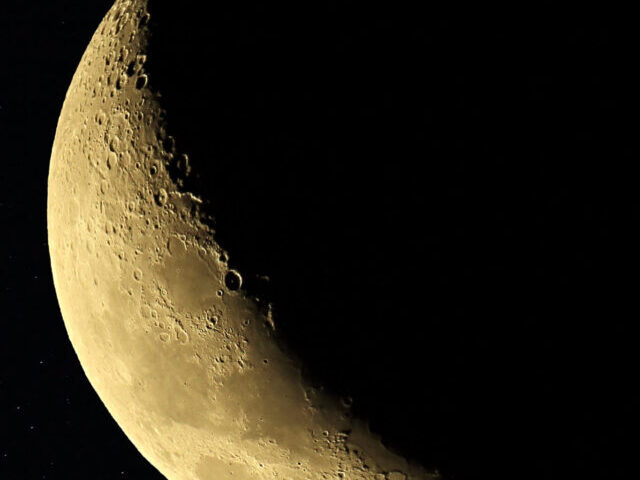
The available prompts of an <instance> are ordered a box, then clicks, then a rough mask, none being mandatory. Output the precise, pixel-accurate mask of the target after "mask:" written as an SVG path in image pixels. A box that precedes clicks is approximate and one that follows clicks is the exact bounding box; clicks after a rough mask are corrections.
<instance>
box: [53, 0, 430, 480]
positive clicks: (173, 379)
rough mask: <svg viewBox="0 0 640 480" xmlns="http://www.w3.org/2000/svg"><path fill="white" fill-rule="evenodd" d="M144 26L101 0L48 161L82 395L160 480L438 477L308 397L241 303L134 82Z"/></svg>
mask: <svg viewBox="0 0 640 480" xmlns="http://www.w3.org/2000/svg"><path fill="white" fill-rule="evenodd" d="M149 18H150V14H149V9H148V5H147V1H144V0H118V1H116V2H115V4H114V5H113V7H112V8H111V9H110V11H109V12H108V13H107V15H106V16H105V18H104V19H103V21H102V22H101V24H100V25H99V27H98V29H97V31H96V32H95V34H94V36H93V38H92V39H91V42H90V44H89V46H88V48H87V49H86V51H85V53H84V55H83V57H82V59H81V61H80V64H79V66H78V68H77V71H76V73H75V75H74V77H73V80H72V82H71V85H70V87H69V90H68V93H67V96H66V99H65V102H64V105H63V108H62V112H61V115H60V118H59V122H58V126H57V131H56V136H55V141H54V145H53V149H52V156H51V165H50V172H49V180H48V212H47V217H48V218H47V221H48V235H49V246H50V256H51V265H52V271H53V278H54V282H55V288H56V292H57V296H58V299H59V304H60V309H61V312H62V315H63V318H64V322H65V326H66V329H67V332H68V335H69V338H70V340H71V342H72V344H73V346H74V349H75V351H76V353H77V355H78V358H79V361H80V363H81V364H82V367H83V369H84V372H85V373H86V375H87V377H88V379H89V381H90V382H91V385H92V386H93V388H94V389H95V390H96V392H97V393H98V395H99V396H100V399H101V400H102V401H103V402H104V405H105V406H106V408H107V409H108V411H109V412H110V414H111V415H112V416H113V418H114V419H115V420H116V421H117V423H118V425H119V426H120V427H121V428H122V429H123V431H124V432H125V433H126V435H127V436H128V437H129V438H130V439H131V441H132V442H133V443H134V444H135V446H136V447H137V448H138V450H139V451H140V453H141V454H142V455H143V456H144V457H145V458H146V459H148V460H149V462H151V463H152V464H153V465H154V466H155V467H156V468H157V469H158V470H159V471H160V472H161V473H162V474H163V475H165V476H166V477H167V478H169V479H176V480H178V479H184V480H187V479H199V480H224V479H274V478H280V479H293V480H296V479H300V480H303V479H305V480H307V479H314V480H315V479H318V480H320V479H336V480H338V479H345V478H346V479H350V480H359V479H362V480H364V479H367V480H422V479H425V480H426V479H436V478H439V477H438V474H437V472H428V471H426V470H425V469H423V468H422V467H420V466H419V465H415V464H412V463H410V462H408V461H407V460H405V459H404V458H402V457H401V456H399V455H397V454H395V453H393V452H391V451H389V450H388V449H387V448H386V447H385V446H384V445H383V444H382V442H381V441H380V438H379V437H378V436H376V435H374V434H372V433H371V431H370V430H369V428H368V427H367V425H366V423H364V422H362V421H360V420H356V419H354V418H353V417H352V415H350V414H349V408H350V407H349V406H348V405H347V404H344V403H343V402H340V401H339V399H338V398H335V397H334V396H332V395H331V394H328V393H325V392H324V391H323V390H322V389H318V388H314V387H312V386H311V385H309V384H308V383H307V381H306V380H305V378H304V377H303V375H302V370H301V365H300V364H299V362H298V361H297V360H296V359H295V358H293V357H292V356H290V355H288V354H287V353H286V352H285V351H284V350H283V349H282V348H281V347H280V346H279V345H278V343H277V342H276V341H275V333H276V331H277V329H278V325H277V319H274V316H273V315H272V313H271V310H270V309H269V308H264V307H263V306H261V305H259V304H258V302H256V301H255V300H254V299H252V298H249V297H248V296H247V295H245V293H244V291H243V289H242V273H243V272H241V271H235V270H232V269H230V268H229V266H228V257H229V254H232V253H233V252H232V246H228V248H229V252H227V250H225V249H224V248H223V246H222V245H220V244H218V242H217V241H216V238H217V236H216V232H215V231H214V230H213V229H212V228H211V227H210V226H209V225H208V223H207V222H205V218H204V213H203V209H202V204H203V202H204V201H205V199H203V198H200V197H199V196H197V195H196V194H194V193H193V192H190V191H187V190H186V189H185V188H184V187H183V184H182V182H180V181H179V178H180V177H182V178H186V177H188V176H189V175H191V171H190V159H189V158H188V156H186V155H184V154H180V153H179V152H177V151H176V150H175V144H174V139H173V137H171V132H170V131H168V130H167V123H166V113H167V112H166V111H165V110H164V109H163V104H162V97H161V94H160V93H159V92H156V91H154V90H153V88H152V86H153V78H150V76H149V74H148V72H147V70H146V69H145V62H146V60H147V58H146V48H147V46H148V38H149V34H150V24H149ZM170 169H173V171H175V172H178V174H177V176H176V175H170V171H169V170H170ZM176 178H178V180H176Z"/></svg>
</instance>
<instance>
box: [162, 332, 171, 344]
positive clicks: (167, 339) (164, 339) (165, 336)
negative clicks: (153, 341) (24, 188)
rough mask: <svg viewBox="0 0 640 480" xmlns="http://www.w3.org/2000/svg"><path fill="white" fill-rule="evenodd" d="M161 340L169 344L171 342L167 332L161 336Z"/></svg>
mask: <svg viewBox="0 0 640 480" xmlns="http://www.w3.org/2000/svg"><path fill="white" fill-rule="evenodd" d="M159 336H160V340H161V341H162V342H164V343H167V342H169V340H171V336H170V335H169V334H168V333H167V332H162V333H161V334H160V335H159Z"/></svg>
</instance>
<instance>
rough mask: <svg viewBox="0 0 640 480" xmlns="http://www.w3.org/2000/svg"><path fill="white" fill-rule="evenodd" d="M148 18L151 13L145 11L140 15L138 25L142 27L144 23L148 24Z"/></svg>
mask: <svg viewBox="0 0 640 480" xmlns="http://www.w3.org/2000/svg"><path fill="white" fill-rule="evenodd" d="M150 18H151V15H149V14H148V13H145V14H144V15H142V17H141V18H140V26H141V27H144V26H145V25H148V24H149V19H150Z"/></svg>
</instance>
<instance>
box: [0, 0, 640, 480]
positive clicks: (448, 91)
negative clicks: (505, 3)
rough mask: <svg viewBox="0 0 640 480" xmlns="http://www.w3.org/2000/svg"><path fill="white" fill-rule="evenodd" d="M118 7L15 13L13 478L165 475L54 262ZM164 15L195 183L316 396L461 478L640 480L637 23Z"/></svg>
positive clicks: (9, 450)
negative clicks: (95, 373)
mask: <svg viewBox="0 0 640 480" xmlns="http://www.w3.org/2000/svg"><path fill="white" fill-rule="evenodd" d="M227 3H229V4H231V5H227ZM418 3H420V4H421V7H420V8H419V7H418V6H417V5H418ZM208 4H210V5H209V8H208V9H205V7H204V6H205V5H208ZM110 5H111V2H110V1H90V2H88V1H71V0H68V1H53V0H52V1H46V2H45V1H34V2H10V3H7V4H3V6H2V8H1V9H0V140H1V144H2V145H3V149H2V153H1V154H0V161H1V162H2V163H1V165H0V167H1V168H0V184H1V188H0V232H1V234H0V304H1V305H3V311H2V313H1V314H0V327H1V329H0V479H3V480H4V479H7V480H14V479H15V480H21V479H92V480H102V479H118V478H128V479H141V480H142V479H158V478H162V477H161V476H160V475H159V474H158V473H157V472H156V470H155V469H154V468H153V467H152V466H151V465H149V464H148V463H147V462H146V461H145V460H144V458H143V457H142V456H141V455H140V454H139V453H138V452H137V451H136V449H135V448H134V447H133V446H132V444H131V443H130V442H129V441H128V439H127V438H126V437H125V436H124V434H123V433H122V432H121V430H120V428H119V427H118V426H117V425H116V423H115V422H114V421H113V420H112V419H111V417H110V416H109V414H108V412H107V411H106V409H105V408H104V407H103V405H102V403H101V401H100V399H99V398H98V397H97V395H96V394H95V392H94V391H93V389H92V388H91V386H90V385H89V383H88V381H87V379H86V378H85V376H84V374H83V372H82V369H81V367H80V365H79V363H78V361H77V358H76V355H75V353H74V351H73V349H72V346H71V344H70V342H69V340H68V338H67V334H66V331H65V329H64V324H63V321H62V317H61V315H60V312H59V309H58V304H57V300H56V296H55V291H54V288H53V282H52V277H51V271H50V266H49V255H48V250H47V232H46V188H47V175H48V168H49V157H50V154H51V146H52V143H53V138H54V134H55V128H56V123H57V119H58V115H59V113H60V109H61V107H62V102H63V100H64V95H65V93H66V90H67V87H68V86H69V83H70V81H71V78H72V76H73V73H74V71H75V68H76V66H77V64H78V62H79V60H80V57H81V55H82V53H83V52H84V49H85V48H86V46H87V45H88V43H89V40H90V38H91V36H92V34H93V32H94V31H95V29H96V27H97V26H98V24H99V22H100V20H101V19H102V17H103V16H104V14H105V13H106V11H107V10H108V8H109V7H110ZM151 5H152V7H151V11H152V17H151V22H152V24H157V27H156V31H157V32H158V34H157V36H156V37H155V38H154V39H152V42H151V50H150V52H149V72H148V73H149V79H150V86H151V88H154V89H158V90H160V91H161V92H162V93H163V96H164V101H165V105H166V106H167V111H168V115H167V121H168V125H169V134H171V135H173V136H175V137H176V139H177V140H176V148H178V149H179V150H180V151H183V152H187V153H188V154H189V155H190V158H191V161H192V166H193V171H194V175H193V176H192V180H191V181H190V183H188V184H187V185H186V186H187V187H188V188H191V189H193V190H194V191H196V192H198V193H200V194H201V195H202V196H203V197H204V198H206V199H208V200H209V202H210V205H209V212H210V213H211V215H212V216H213V217H214V219H215V220H214V225H215V228H216V231H217V240H218V241H219V242H220V243H221V245H222V246H223V248H225V249H226V250H227V251H228V252H229V254H230V261H229V264H230V266H231V267H232V268H235V269H237V270H238V271H240V272H241V273H242V274H243V277H244V284H243V287H244V288H245V289H246V292H247V293H248V294H251V295H256V296H259V297H260V298H261V299H263V301H273V303H274V315H275V321H276V325H277V326H278V331H279V332H280V335H281V342H282V345H283V348H287V349H289V350H291V352H292V354H294V355H296V356H298V357H299V358H300V359H301V360H302V361H303V362H304V365H305V372H306V374H307V375H308V376H309V378H311V379H312V380H313V382H315V383H316V384H317V385H324V388H326V389H328V390H332V391H335V392H337V393H340V394H341V395H343V396H344V397H345V398H347V397H350V398H351V399H352V400H351V401H352V402H353V406H354V412H355V415H358V416H362V417H364V418H368V419H369V420H370V423H371V428H372V430H373V431H375V432H377V433H378V434H380V435H382V438H383V440H384V442H385V443H386V444H388V445H389V446H390V447H391V448H393V449H394V450H397V451H398V452H400V453H402V454H404V455H406V456H408V457H409V458H412V459H415V460H416V461H419V462H422V463H423V464H425V465H427V466H430V467H433V468H437V469H439V470H440V471H441V472H442V473H443V476H444V478H445V479H450V480H471V479H492V478H497V477H500V478H511V479H514V480H518V479H536V480H556V479H562V480H567V479H585V478H597V479H602V480H615V479H629V478H635V477H637V476H638V471H637V470H638V467H637V462H636V465H635V466H633V467H632V466H630V464H629V462H628V457H630V456H631V455H632V454H634V453H635V448H634V443H637V442H632V441H631V440H630V439H631V438H632V435H633V434H634V433H635V432H636V430H634V429H633V428H632V425H631V418H632V416H633V413H635V411H637V408H638V401H637V400H638V398H637V393H635V390H637V388H634V387H636V385H635V383H636V382H637V380H636V378H637V374H636V369H635V368H633V367H632V365H633V364H635V363H637V362H636V361H634V359H635V356H636V355H635V354H636V348H637V347H636V343H637V340H636V337H635V332H634V330H635V329H634V328H633V327H634V326H635V325H634V324H635V323H636V322H637V319H638V312H637V306H636V304H635V302H634V297H636V296H637V285H638V280H637V271H638V269H637V266H638V242H637V236H636V235H635V224H636V223H637V221H638V213H639V209H638V195H637V176H636V175H635V172H634V171H633V168H632V161H633V160H636V161H637V158H639V157H638V148H637V127H636V125H637V112H638V109H637V101H636V100H637V91H638V81H637V76H636V75H632V72H633V71H635V68H634V67H635V63H637V48H633V45H635V44H636V43H637V26H636V25H634V24H633V21H632V18H633V17H632V15H631V14H630V12H624V11H621V10H615V11H614V10H613V9H611V10H607V11H605V10H596V9H594V10H588V9H586V8H585V7H584V6H582V7H579V8H578V7H576V8H572V9H567V10H566V11H560V9H559V8H558V6H557V4H556V3H555V2H538V3H536V4H535V5H532V6H530V9H528V10H524V9H523V10H520V11H515V10H509V9H504V8H497V7H493V8H488V7H487V6H486V5H485V6H482V7H481V6H479V5H476V6H474V7H468V6H465V5H460V4H458V5H451V6H449V7H428V6H427V7H425V6H424V5H422V2H416V3H415V4H414V5H408V4H405V5H403V6H400V5H397V4H396V3H395V2H386V3H380V4H379V3H375V4H374V3H364V2H363V3H362V4H357V3H355V2H348V1H345V2H314V3H312V2H291V3H277V4H275V2H265V3H263V4H257V3H253V2H249V3H246V2H243V3H240V2H238V3H236V2H224V3H223V2H188V1H187V2H185V1H181V2H170V3H169V2H167V3H160V2H157V1H156V2H152V4H151ZM177 5H179V6H177ZM634 127H635V128H634ZM265 275H266V276H269V277H270V278H271V281H270V282H265V281H263V280H262V279H261V277H262V276H265ZM634 318H635V319H636V320H634Z"/></svg>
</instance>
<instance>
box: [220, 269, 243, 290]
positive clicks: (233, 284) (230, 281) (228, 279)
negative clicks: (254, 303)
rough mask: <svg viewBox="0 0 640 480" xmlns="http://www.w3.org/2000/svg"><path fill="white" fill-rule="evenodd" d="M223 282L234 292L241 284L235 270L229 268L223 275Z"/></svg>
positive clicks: (240, 278)
mask: <svg viewBox="0 0 640 480" xmlns="http://www.w3.org/2000/svg"><path fill="white" fill-rule="evenodd" d="M224 284H225V285H226V287H227V289H228V290H229V291H231V292H235V291H236V290H239V289H240V286H241V285H242V277H241V276H240V274H239V273H238V272H236V271H235V270H229V271H228V272H227V274H226V275H225V277H224Z"/></svg>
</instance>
